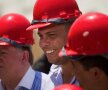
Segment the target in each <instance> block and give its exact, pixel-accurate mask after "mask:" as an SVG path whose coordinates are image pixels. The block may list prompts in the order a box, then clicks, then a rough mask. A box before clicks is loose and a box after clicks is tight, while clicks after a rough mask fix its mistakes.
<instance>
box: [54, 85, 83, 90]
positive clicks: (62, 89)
mask: <svg viewBox="0 0 108 90" xmlns="http://www.w3.org/2000/svg"><path fill="white" fill-rule="evenodd" d="M54 90H83V89H82V88H81V87H79V86H76V85H72V84H62V85H59V86H57V87H55V88H54Z"/></svg>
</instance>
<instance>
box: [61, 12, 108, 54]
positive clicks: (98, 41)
mask: <svg viewBox="0 0 108 90" xmlns="http://www.w3.org/2000/svg"><path fill="white" fill-rule="evenodd" d="M107 39H108V16H107V15H105V14H103V13H99V12H90V13H86V14H84V15H82V16H80V17H79V18H78V19H77V20H76V21H75V22H74V23H73V25H72V26H71V28H70V31H69V34H68V41H67V44H66V48H65V50H62V51H65V54H66V56H67V55H68V56H71V55H97V54H106V53H108V40H107ZM62 51H61V52H60V53H59V55H60V56H64V55H65V54H64V53H63V52H62ZM63 54H64V55H63Z"/></svg>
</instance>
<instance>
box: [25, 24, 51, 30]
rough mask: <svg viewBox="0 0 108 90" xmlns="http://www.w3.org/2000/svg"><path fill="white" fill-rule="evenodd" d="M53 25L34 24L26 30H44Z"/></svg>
mask: <svg viewBox="0 0 108 90" xmlns="http://www.w3.org/2000/svg"><path fill="white" fill-rule="evenodd" d="M49 25H51V23H38V24H34V25H31V26H29V27H28V28H27V29H26V30H34V29H39V28H43V27H46V26H49Z"/></svg>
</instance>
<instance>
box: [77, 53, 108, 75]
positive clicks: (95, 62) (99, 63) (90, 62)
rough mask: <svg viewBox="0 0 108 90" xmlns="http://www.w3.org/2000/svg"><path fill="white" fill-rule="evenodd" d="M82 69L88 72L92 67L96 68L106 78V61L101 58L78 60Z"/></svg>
mask: <svg viewBox="0 0 108 90" xmlns="http://www.w3.org/2000/svg"><path fill="white" fill-rule="evenodd" d="M78 61H79V62H80V63H81V64H82V65H83V67H84V69H85V70H89V69H90V68H93V67H98V68H99V69H101V70H102V71H103V72H104V73H105V74H106V75H107V76H108V59H107V58H105V57H103V56H101V55H95V56H85V57H83V58H81V59H80V60H78Z"/></svg>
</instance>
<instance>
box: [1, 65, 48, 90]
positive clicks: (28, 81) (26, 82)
mask: <svg viewBox="0 0 108 90" xmlns="http://www.w3.org/2000/svg"><path fill="white" fill-rule="evenodd" d="M41 75H42V82H41V90H44V87H45V84H46V82H47V78H48V76H47V75H46V74H44V73H41ZM34 79H35V71H34V70H33V69H32V68H31V67H29V69H28V70H27V72H26V73H25V75H24V77H23V78H22V79H21V81H20V82H19V84H18V85H17V86H16V88H15V90H19V88H20V87H25V88H27V89H28V90H31V87H32V84H33V81H34ZM10 83H11V82H10ZM0 90H4V88H3V85H2V83H1V80H0Z"/></svg>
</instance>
